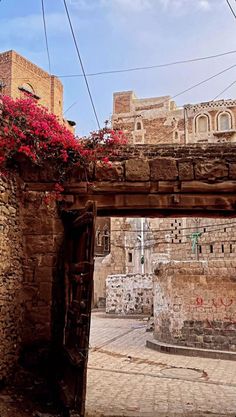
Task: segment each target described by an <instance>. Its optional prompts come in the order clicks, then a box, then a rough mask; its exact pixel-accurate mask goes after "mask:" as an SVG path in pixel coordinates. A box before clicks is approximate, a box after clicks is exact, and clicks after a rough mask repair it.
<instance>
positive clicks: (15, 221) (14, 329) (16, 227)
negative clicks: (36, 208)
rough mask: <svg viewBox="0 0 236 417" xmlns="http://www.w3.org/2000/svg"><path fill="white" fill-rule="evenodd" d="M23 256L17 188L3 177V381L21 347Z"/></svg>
mask: <svg viewBox="0 0 236 417" xmlns="http://www.w3.org/2000/svg"><path fill="white" fill-rule="evenodd" d="M22 255H23V250H22V230H21V221H20V213H19V204H18V198H17V184H16V181H15V180H12V179H10V178H8V179H4V178H3V177H0V340H1V343H0V380H2V379H3V380H4V379H5V378H7V377H8V376H9V375H10V374H11V372H12V371H13V369H14V366H15V365H16V362H17V359H18V355H19V350H20V346H21V329H22V321H23V300H22V282H23V271H22Z"/></svg>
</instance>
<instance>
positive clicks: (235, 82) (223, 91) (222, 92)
mask: <svg viewBox="0 0 236 417" xmlns="http://www.w3.org/2000/svg"><path fill="white" fill-rule="evenodd" d="M235 1H236V0H235ZM234 84H236V80H235V81H233V82H232V83H230V84H229V85H228V86H227V87H226V88H224V90H222V91H221V92H220V93H219V94H217V96H215V97H214V98H213V101H214V100H216V99H217V98H218V97H220V96H221V95H222V94H224V93H225V92H226V91H228V90H229V89H230V88H231V87H232V86H233V85H234Z"/></svg>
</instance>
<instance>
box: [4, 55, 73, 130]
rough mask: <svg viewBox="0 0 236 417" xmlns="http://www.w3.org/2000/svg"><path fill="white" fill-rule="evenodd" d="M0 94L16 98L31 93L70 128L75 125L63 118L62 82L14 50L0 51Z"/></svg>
mask: <svg viewBox="0 0 236 417" xmlns="http://www.w3.org/2000/svg"><path fill="white" fill-rule="evenodd" d="M0 93H1V94H4V95H8V96H10V97H12V98H14V99H15V98H20V97H24V96H25V94H29V95H31V96H32V97H33V98H34V99H36V100H37V101H38V103H39V104H42V105H43V106H45V107H47V108H48V109H49V111H50V112H51V113H54V114H55V115H56V116H58V117H59V118H60V120H61V121H63V123H65V124H66V126H67V128H69V129H72V128H73V126H74V125H75V123H74V122H71V121H67V120H65V119H64V118H63V85H62V83H61V81H60V80H59V79H58V78H57V77H56V76H54V75H50V74H49V73H48V72H46V71H44V70H43V69H41V68H39V67H38V66H37V65H35V64H33V63H32V62H31V61H29V60H28V59H26V58H24V57H23V56H21V55H19V54H18V53H17V52H15V51H7V52H3V53H0Z"/></svg>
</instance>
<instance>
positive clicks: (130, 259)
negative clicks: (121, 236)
mask: <svg viewBox="0 0 236 417" xmlns="http://www.w3.org/2000/svg"><path fill="white" fill-rule="evenodd" d="M128 261H129V262H132V261H133V255H132V253H131V252H129V253H128Z"/></svg>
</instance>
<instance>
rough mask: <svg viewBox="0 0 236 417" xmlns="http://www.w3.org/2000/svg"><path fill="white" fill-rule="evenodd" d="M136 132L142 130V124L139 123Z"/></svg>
mask: <svg viewBox="0 0 236 417" xmlns="http://www.w3.org/2000/svg"><path fill="white" fill-rule="evenodd" d="M136 130H142V125H141V122H137V125H136Z"/></svg>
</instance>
